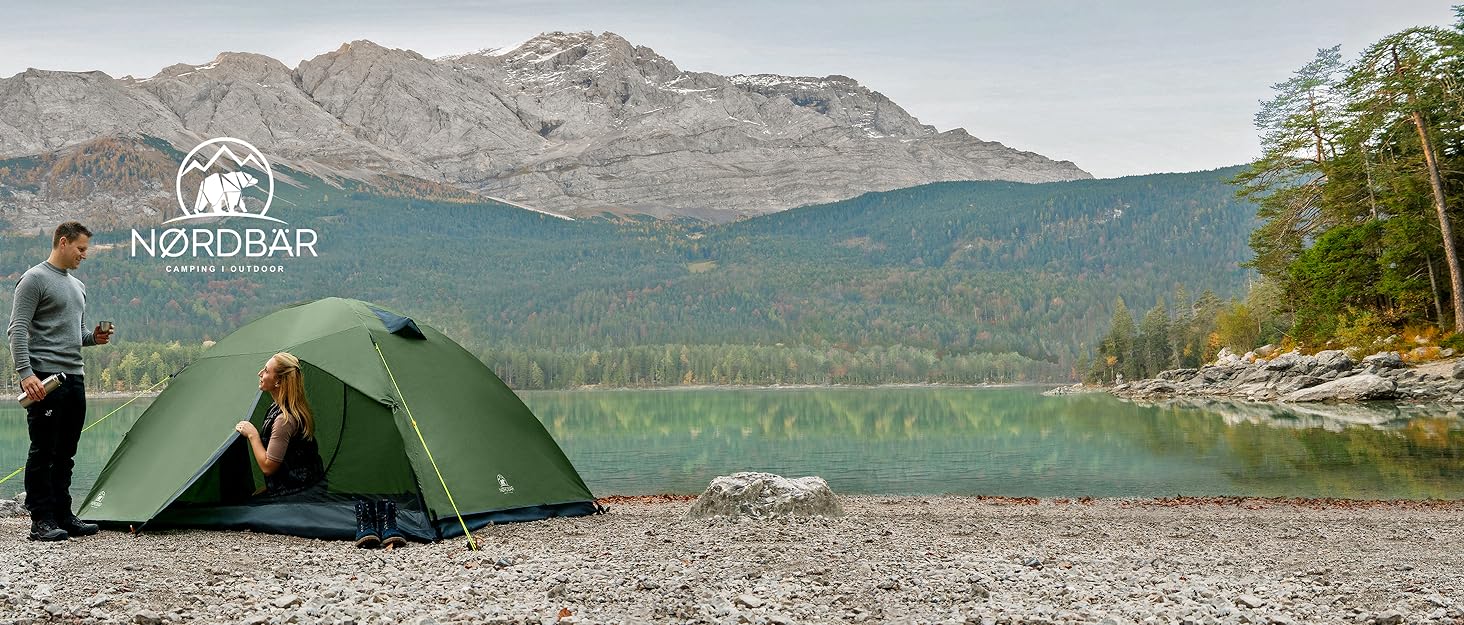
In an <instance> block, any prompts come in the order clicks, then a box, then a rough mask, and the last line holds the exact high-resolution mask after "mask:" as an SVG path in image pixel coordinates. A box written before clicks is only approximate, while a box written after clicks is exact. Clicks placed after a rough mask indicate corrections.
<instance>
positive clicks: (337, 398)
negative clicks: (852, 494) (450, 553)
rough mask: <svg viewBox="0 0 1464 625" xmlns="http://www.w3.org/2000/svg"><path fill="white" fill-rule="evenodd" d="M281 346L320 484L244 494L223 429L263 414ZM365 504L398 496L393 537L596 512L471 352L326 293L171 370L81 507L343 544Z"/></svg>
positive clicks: (253, 478)
mask: <svg viewBox="0 0 1464 625" xmlns="http://www.w3.org/2000/svg"><path fill="white" fill-rule="evenodd" d="M281 351H288V352H291V353H293V354H295V355H296V356H298V357H299V358H300V360H301V363H302V364H301V368H302V370H303V373H304V375H305V392H306V397H307V398H308V399H309V401H310V404H311V407H312V409H313V410H314V414H315V438H316V442H317V446H318V447H319V450H320V455H321V466H323V467H325V478H324V488H313V489H310V490H309V491H307V493H308V494H299V495H284V496H279V497H271V496H268V495H267V494H266V495H258V496H255V495H252V493H254V492H255V490H256V489H257V487H258V486H260V485H262V484H263V476H262V475H261V474H260V473H259V469H258V467H256V466H255V465H254V462H253V461H252V460H251V456H250V454H249V452H248V450H247V448H246V445H247V442H246V441H244V440H243V439H242V438H241V437H240V436H239V434H237V433H236V432H235V431H234V424H235V423H237V422H239V421H240V420H244V419H249V420H251V421H252V422H254V423H255V425H259V424H260V423H261V422H262V421H263V419H264V413H265V411H266V410H267V409H268V407H269V404H270V398H269V396H268V395H267V394H264V393H261V392H260V391H259V389H258V379H257V378H256V375H255V374H256V373H257V372H258V371H259V369H260V367H261V366H262V365H263V364H264V362H265V361H266V360H268V359H269V357H270V356H271V355H273V354H274V353H276V352H281ZM360 498H366V499H391V500H393V501H396V502H397V506H398V513H397V522H398V525H399V527H400V529H401V531H402V533H403V534H405V535H406V536H407V537H409V538H412V539H416V540H423V541H426V540H436V539H442V538H447V537H451V536H460V535H462V534H463V532H464V529H465V528H466V529H467V530H468V531H471V530H473V529H477V528H479V527H483V526H485V525H488V524H489V523H490V522H492V523H503V522H508V521H528V520H535V519H543V518H548V517H556V516H579V515H585V514H591V513H593V512H595V509H596V507H595V502H594V497H593V496H592V495H591V494H590V491H589V488H587V487H586V486H585V483H584V480H582V479H581V478H580V476H579V474H578V473H577V472H576V471H575V469H574V466H573V465H572V464H570V462H569V459H568V458H566V457H565V455H564V452H563V451H561V450H560V449H559V446H558V445H557V444H556V443H555V442H554V439H553V438H552V437H551V436H550V435H549V432H548V431H547V430H545V429H544V426H543V425H542V424H541V423H539V420H538V419H537V418H536V417H535V416H534V414H533V413H532V412H530V411H529V409H528V407H527V406H525V405H524V404H523V402H522V401H519V398H518V397H517V396H516V395H514V393H513V391H511V390H509V388H508V386H507V385H505V384H504V383H503V381H502V380H499V379H498V376H496V375H494V374H493V372H492V371H491V370H490V369H489V368H488V367H487V366H485V365H484V364H483V363H482V362H481V361H479V360H478V359H477V358H476V357H474V356H473V355H472V354H470V353H468V352H467V350H465V349H463V348H462V347H461V346H459V345H458V344H457V343H455V342H453V341H452V340H451V339H449V338H447V337H446V336H444V335H443V334H442V333H441V332H438V331H437V330H434V329H432V328H431V327H428V326H426V325H422V324H418V323H416V322H414V321H413V320H412V319H410V318H408V317H404V316H401V315H398V314H395V313H393V312H390V311H387V310H385V309H383V308H381V307H379V306H375V305H372V304H368V303H366V302H362V301H358V300H351V299H341V298H327V299H322V300H317V301H314V302H310V303H307V304H301V305H298V306H294V307H290V308H286V309H283V310H280V311H277V312H275V313H272V314H270V315H267V316H265V317H263V318H261V319H259V320H256V321H254V322H252V323H250V324H248V325H245V326H244V327H242V328H239V329H238V330H236V331H235V332H234V333H232V334H230V335H229V336H227V337H225V338H224V339H222V340H220V341H219V342H218V343H217V344H216V345H214V346H213V347H211V348H209V349H208V350H207V351H206V352H204V354H203V355H202V356H201V357H200V358H198V359H197V360H195V361H194V362H193V363H191V364H190V365H189V366H188V367H187V368H185V369H184V370H183V371H181V372H180V373H179V374H178V375H177V377H175V378H174V379H173V381H172V383H170V384H169V386H168V388H167V390H165V391H163V392H162V393H161V394H159V395H158V397H157V399H156V400H154V401H153V403H152V405H150V406H149V407H148V408H147V410H146V411H145V412H143V414H142V415H141V416H139V417H138V419H137V422H136V423H135V424H134V425H133V426H132V429H131V430H129V431H128V432H127V434H126V436H125V437H124V438H123V439H122V442H121V444H120V445H119V446H118V447H117V450H116V451H115V452H114V453H113V454H112V457H111V459H110V460H108V461H107V464H106V466H105V467H104V468H103V469H102V471H101V474H100V475H99V476H98V477H97V481H96V484H95V485H94V486H93V487H92V489H91V492H90V493H89V494H88V495H87V496H86V497H85V498H84V499H82V500H81V505H80V510H79V511H78V512H77V514H78V515H79V516H81V517H82V518H85V519H88V520H92V521H97V522H100V523H103V524H108V525H114V526H125V525H132V526H136V527H140V526H144V525H145V526H149V527H200V528H219V529H252V530H256V531H265V532H274V533H282V534H293V535H297V536H307V537H316V538H331V539H336V538H343V539H351V538H354V537H355V530H356V521H355V508H354V502H355V501H356V500H357V499H360Z"/></svg>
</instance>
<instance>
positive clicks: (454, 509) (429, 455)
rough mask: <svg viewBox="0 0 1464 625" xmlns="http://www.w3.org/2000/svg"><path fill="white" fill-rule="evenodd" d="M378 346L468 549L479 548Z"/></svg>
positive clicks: (374, 343)
mask: <svg viewBox="0 0 1464 625" xmlns="http://www.w3.org/2000/svg"><path fill="white" fill-rule="evenodd" d="M371 343H372V346H374V347H375V348H376V355H377V356H380V357H381V366H383V367H386V375H387V377H389V378H391V386H392V388H394V389H396V395H397V399H400V400H401V402H402V408H404V409H406V411H407V421H409V422H410V423H411V424H412V430H413V431H415V432H416V433H417V440H418V441H421V442H422V450H423V451H426V452H427V462H429V463H431V464H432V471H433V472H434V473H436V474H437V482H438V483H439V484H442V492H444V493H447V503H450V504H452V513H453V514H454V515H456V516H457V520H458V523H459V524H461V525H462V526H463V535H464V536H467V537H468V549H471V550H473V551H477V550H478V543H477V541H475V540H473V533H472V532H470V531H468V524H467V522H465V521H463V513H461V512H458V506H457V501H456V500H454V499H453V498H452V491H450V490H448V489H447V480H445V479H443V478H442V470H441V469H438V468H437V461H436V460H433V459H432V450H431V449H428V448H427V439H425V438H422V430H420V429H418V428H417V418H416V417H413V416H412V407H411V406H408V405H407V398H406V397H404V396H402V387H400V386H397V381H396V376H395V375H392V372H391V365H389V364H386V354H383V353H381V346H380V345H377V344H376V342H375V341H372V342H371Z"/></svg>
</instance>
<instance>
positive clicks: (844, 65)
mask: <svg viewBox="0 0 1464 625" xmlns="http://www.w3.org/2000/svg"><path fill="white" fill-rule="evenodd" d="M1452 2H1454V3H1459V2H1464V0H1452ZM180 6H185V7H186V6H187V5H181V4H180V3H176V2H155V1H151V0H147V1H138V2H130V3H126V4H125V5H123V6H119V4H118V3H117V2H115V1H113V2H64V1H61V2H38V3H32V2H29V1H25V0H0V14H4V15H5V16H6V19H5V20H4V21H3V22H0V77H8V76H12V75H15V74H17V73H20V72H23V71H25V69H26V68H29V67H35V68H41V69H51V70H68V71H89V70H101V71H104V72H106V73H108V74H110V75H112V76H114V77H120V76H124V75H133V76H137V77H143V76H151V75H153V74H155V73H157V72H158V70H160V69H162V68H164V67H167V66H168V65H172V64H174V63H189V64H203V63H207V62H208V61H209V60H211V59H212V58H213V57H214V56H215V55H216V54H217V53H219V52H221V51H225V50H228V51H243V52H257V53H261V54H266V55H269V56H272V57H274V58H276V59H279V60H281V61H283V62H284V63H285V64H286V65H288V66H291V67H294V66H295V65H297V64H298V63H299V62H300V61H301V60H304V59H308V58H311V57H314V56H316V55H318V54H321V53H324V52H327V51H330V50H334V49H335V48H337V47H339V46H340V44H342V43H344V42H347V41H353V40H357V39H369V40H371V41H374V42H376V43H378V44H381V45H384V46H388V47H393V48H407V49H411V50H415V51H417V52H418V53H420V54H422V55H424V56H427V57H438V56H444V55H448V54H458V53H463V52H470V51H474V50H480V49H484V48H495V47H502V46H508V45H513V44H515V43H518V42H520V41H523V40H524V39H528V38H529V37H532V36H534V35H536V34H539V33H541V32H548V31H555V30H562V31H586V30H588V31H593V32H597V33H598V32H605V31H609V32H614V33H617V34H619V35H621V36H622V37H625V38H626V39H628V40H629V41H630V42H631V43H632V44H635V45H640V46H646V47H649V48H651V49H653V50H655V51H656V52H657V53H659V54H660V55H661V56H664V57H666V58H668V59H670V60H671V61H672V62H674V63H676V65H677V67H679V68H681V69H683V70H691V71H705V72H715V73H718V74H725V75H731V74H739V73H742V74H751V73H775V74H786V75H793V76H825V75H829V74H842V75H845V76H849V77H851V78H854V79H855V80H858V81H859V82H860V83H861V84H863V85H864V86H866V87H868V88H870V89H873V90H875V91H879V92H880V93H883V94H884V95H885V96H887V97H889V98H890V99H891V100H893V101H894V102H895V103H896V104H898V105H900V106H901V107H903V108H904V109H905V110H906V111H908V112H909V113H911V114H912V115H914V116H915V117H917V118H919V119H920V120H921V121H922V122H924V123H926V124H930V125H933V126H935V127H936V128H937V129H938V130H941V131H946V130H950V129H953V128H965V129H966V130H967V131H968V132H970V133H971V134H972V135H974V136H976V137H979V138H981V139H984V140H987V141H999V142H1001V143H1003V144H1005V145H1007V146H1010V147H1013V148H1016V149H1020V150H1026V151H1031V152H1037V153H1039V154H1042V155H1044V156H1047V157H1049V158H1053V159H1057V160H1071V161H1073V162H1075V163H1077V164H1078V166H1079V167H1082V168H1083V169H1085V170H1087V171H1088V172H1090V173H1092V174H1093V175H1095V176H1098V177H1100V178H1112V177H1119V176H1126V175H1136V174H1147V173H1158V172H1173V171H1198V170H1205V169H1214V168H1217V167H1225V166H1229V165H1236V164H1241V163H1245V162H1248V161H1250V160H1251V159H1253V158H1255V157H1256V156H1257V155H1258V154H1259V151H1260V147H1259V141H1258V139H1257V133H1256V131H1255V128H1254V125H1253V121H1252V120H1253V118H1254V115H1255V111H1256V109H1257V108H1258V103H1259V102H1260V101H1262V100H1265V99H1268V98H1269V97H1270V96H1271V88H1270V86H1271V85H1273V84H1275V83H1277V82H1280V81H1283V80H1285V79H1286V78H1287V77H1288V76H1289V75H1290V74H1291V73H1292V72H1293V71H1295V70H1296V69H1297V68H1299V67H1301V66H1302V65H1304V64H1305V63H1306V62H1307V61H1309V60H1311V59H1312V58H1313V57H1314V56H1315V54H1316V51H1317V50H1318V49H1319V48H1325V47H1330V46H1333V45H1338V44H1341V45H1342V52H1343V55H1344V58H1346V59H1351V58H1354V57H1355V56H1356V55H1357V54H1358V53H1359V52H1360V51H1361V50H1362V49H1363V48H1364V47H1366V46H1367V45H1368V44H1370V43H1372V42H1374V41H1376V40H1378V39H1380V38H1382V37H1383V36H1386V35H1388V34H1391V33H1393V32H1397V31H1399V30H1402V29H1404V28H1408V27H1410V26H1420V25H1447V24H1450V23H1452V22H1453V19H1454V18H1453V11H1452V10H1451V8H1450V1H1422V0H1389V1H1386V2H1385V1H1383V0H1331V1H1324V0H1283V1H1282V2H1276V1H1275V0H1263V1H1258V0H1227V1H1225V2H1213V1H1196V0H1167V1H1163V0H1156V1H1145V2H1140V1H1135V0H1106V1H1104V2H1091V1H1087V0H1070V1H1066V0H1020V1H1005V0H1004V1H998V2H989V1H978V0H970V1H966V2H946V1H907V2H894V1H891V2H870V1H864V0H845V1H842V2H812V1H803V2H798V1H793V0H743V1H740V2H700V1H696V0H677V1H659V0H655V1H652V0H647V1H640V2H617V1H614V0H599V1H579V0H573V1H572V0H539V1H527V0H519V1H507V0H505V1H488V0H460V1H456V2H410V3H409V2H400V0H356V1H353V2H341V1H337V0H325V1H318V2H317V1H310V2H301V1H298V0H296V1H291V2H285V1H281V0H254V1H252V2H248V3H228V4H222V3H221V4H218V5H212V4H205V3H198V5H197V6H195V7H192V8H187V9H180Z"/></svg>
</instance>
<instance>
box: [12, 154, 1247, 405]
mask: <svg viewBox="0 0 1464 625" xmlns="http://www.w3.org/2000/svg"><path fill="white" fill-rule="evenodd" d="M1235 173H1236V170H1220V171H1212V172H1201V173H1192V174H1165V175H1153V176H1140V177H1131V178H1123V179H1117V180H1091V181H1079V182H1065V183H1049V184H1038V185H1027V184H1019V183H1006V182H966V183H940V184H933V185H926V186H922V187H916V188H911V189H903V190H898V191H891V192H885V193H873V194H868V195H865V196H861V197H859V198H855V199H852V200H848V201H844V202H839V203H835V204H829V205H821V206H810V207H805V208H800V209H795V210H791V211H786V212H783V213H779V214H775V215H770V216H765V217H761V218H756V219H750V220H745V221H741V222H736V223H732V224H727V225H722V226H708V225H707V224H705V223H702V222H694V221H679V222H678V221H657V220H650V219H646V220H640V221H634V220H632V221H622V220H603V219H589V220H579V221H564V220H560V219H556V218H553V217H548V216H544V215H540V214H536V213H532V212H528V211H523V210H519V209H515V208H510V207H506V206H501V205H497V204H473V203H465V202H448V201H422V200H414V199H410V198H408V197H386V196H384V195H383V194H381V193H379V192H367V191H366V190H364V189H361V188H359V187H352V186H349V185H348V186H347V187H346V188H344V189H341V188H335V187H332V186H329V185H326V184H324V183H322V182H320V181H315V180H312V179H309V178H308V177H305V176H301V175H298V173H297V174H296V176H297V179H299V180H305V181H307V183H308V184H305V185H304V186H303V187H300V188H297V187H283V189H282V191H281V192H280V194H279V195H278V198H279V199H277V202H280V203H277V204H276V207H277V208H276V209H274V210H272V211H271V216H276V215H278V216H279V217H280V218H282V219H286V220H287V221H289V222H290V225H291V226H292V227H297V228H313V229H315V230H316V231H317V232H318V234H319V243H318V245H317V249H318V250H319V253H320V256H319V257H318V258H311V257H306V258H300V259H285V260H283V261H281V262H280V263H279V264H282V265H284V266H285V271H284V272H283V273H269V274H257V273H227V272H220V273H205V274H188V273H169V272H165V271H164V266H165V265H175V266H176V265H185V264H219V265H229V264H239V263H238V262H237V261H231V260H215V259H204V260H203V261H192V260H191V259H187V258H184V259H172V260H169V261H163V260H154V259H147V258H134V257H131V256H130V255H129V253H130V250H129V242H130V241H129V240H130V237H131V232H130V230H118V231H99V232H98V233H97V235H96V236H95V237H94V239H93V242H94V246H93V247H94V249H93V252H92V254H91V258H90V259H89V260H88V261H87V262H86V263H85V264H84V265H83V266H82V269H81V270H80V271H79V272H78V275H79V277H81V278H82V279H83V280H85V281H86V282H87V285H88V296H89V298H90V299H89V306H90V311H91V314H92V316H93V317H94V318H97V319H100V318H109V319H112V320H114V321H115V322H116V323H117V325H118V327H119V335H118V338H119V344H118V345H115V346H113V347H111V348H103V349H99V350H88V351H89V352H91V353H92V354H93V356H94V357H97V358H101V357H102V355H101V352H104V351H106V352H107V353H108V354H109V355H108V356H106V358H108V360H107V361H106V362H105V363H104V362H100V361H99V362H98V363H97V365H95V366H94V368H96V369H97V370H96V371H93V372H92V373H93V375H92V376H90V377H89V383H92V384H93V385H102V384H103V379H102V374H101V369H110V370H111V375H109V376H107V377H106V383H105V384H106V385H107V386H109V387H111V388H119V389H122V388H127V389H130V388H139V387H146V386H147V385H149V384H151V383H152V382H155V381H156V380H157V379H158V376H159V375H162V374H163V371H164V370H167V369H170V368H173V369H176V367H178V366H181V365H182V364H183V363H185V362H186V361H187V360H188V359H190V358H192V357H194V356H195V355H196V354H197V353H198V352H197V351H196V350H197V346H199V345H201V344H202V342H203V341H206V340H211V339H217V338H219V337H221V336H223V335H224V334H227V333H228V332H230V331H231V330H233V329H234V328H237V327H239V326H240V325H241V324H243V323H247V322H248V321H250V320H252V319H254V318H257V317H259V316H261V315H263V314H266V313H268V312H270V311H272V310H275V309H277V308H279V307H280V306H283V305H287V304H290V303H294V302H299V301H305V300H310V299H315V298H319V297H325V296H333V295H334V296H343V297H354V298H359V299H364V300H368V301H373V302H377V303H379V304H382V305H384V306H387V307H390V308H394V309H396V310H399V311H401V312H404V313H406V314H410V315H413V316H415V317H416V318H418V319H420V320H422V321H425V322H426V323H429V324H432V325H433V326H436V327H438V328H440V329H441V330H442V331H444V332H446V333H447V334H448V335H450V336H452V337H454V338H456V339H457V340H459V341H460V342H462V343H463V344H464V345H465V346H467V347H468V348H469V349H470V350H472V351H473V352H474V353H477V354H479V355H481V356H482V357H484V359H485V361H487V362H489V363H490V364H491V365H493V366H494V368H495V369H497V370H498V371H499V372H500V374H501V375H503V377H504V378H505V379H507V380H509V381H510V383H511V384H513V385H514V386H516V387H519V388H546V387H566V386H578V385H585V384H606V385H617V386H618V385H651V384H655V385H666V384H739V383H747V384H770V383H809V384H826V383H849V384H874V383H898V382H950V383H978V382H994V381H1002V382H1011V381H1023V380H1066V379H1069V378H1071V377H1072V376H1074V375H1076V373H1077V365H1078V361H1079V360H1080V359H1081V358H1082V357H1083V356H1084V354H1085V353H1086V352H1088V351H1091V347H1090V346H1092V345H1093V344H1094V343H1095V341H1096V339H1097V337H1099V336H1100V335H1101V333H1102V332H1103V331H1104V330H1105V329H1106V328H1107V325H1108V321H1109V317H1110V315H1111V314H1112V311H1113V310H1112V307H1113V305H1114V302H1115V298H1116V296H1120V295H1121V296H1123V297H1124V298H1126V299H1127V300H1128V301H1130V302H1146V301H1147V302H1152V301H1156V300H1157V299H1158V298H1160V297H1163V296H1166V295H1168V294H1169V293H1170V292H1172V291H1173V289H1174V288H1175V286H1176V285H1177V284H1184V285H1186V286H1188V287H1189V288H1191V289H1193V290H1195V291H1199V290H1201V289H1212V290H1214V291H1215V292H1216V293H1219V294H1221V295H1223V296H1227V297H1228V296H1229V295H1232V294H1235V293H1238V292H1240V291H1241V290H1243V288H1244V283H1245V280H1246V277H1247V271H1246V270H1245V269H1243V268H1241V267H1240V263H1241V262H1243V261H1244V260H1246V259H1247V257H1248V250H1247V248H1246V245H1245V234H1246V233H1247V232H1249V231H1250V230H1251V228H1252V227H1253V226H1254V225H1255V222H1254V211H1255V209H1254V207H1253V206H1250V205H1247V204H1244V203H1241V202H1238V201H1237V200H1236V199H1235V198H1234V192H1233V190H1232V189H1231V188H1230V187H1229V185H1228V184H1227V183H1226V180H1227V179H1228V178H1230V177H1232V176H1234V174H1235ZM49 245H50V241H49V238H42V237H9V238H5V239H0V279H3V280H4V282H5V284H6V287H5V288H4V289H0V305H3V309H4V314H5V316H6V317H7V318H8V314H9V310H10V298H11V290H12V288H13V285H14V282H15V280H16V279H17V278H18V277H19V275H20V273H21V272H23V271H24V270H25V269H26V268H27V267H29V266H31V265H33V264H34V263H36V262H38V261H40V260H41V259H43V258H45V255H46V253H47V251H48V250H49ZM139 341H142V342H146V343H145V344H144V343H138V342H139ZM170 343H176V346H175V347H174V348H171V349H170V348H169V347H168V344H170ZM128 353H132V355H133V360H132V361H129V362H128V363H127V365H126V366H124V364H123V360H124V358H125V356H126V354H128ZM154 354H156V355H157V357H156V358H154ZM7 359H8V356H7ZM159 362H161V363H162V364H161V366H160V365H159V364H158V363H159ZM7 369H9V367H7ZM5 375H12V374H9V373H7V374H5ZM144 375H146V376H147V377H146V379H144ZM0 382H3V383H8V384H11V385H13V380H12V379H8V378H6V379H3V380H0Z"/></svg>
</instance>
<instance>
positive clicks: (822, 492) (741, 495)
mask: <svg viewBox="0 0 1464 625" xmlns="http://www.w3.org/2000/svg"><path fill="white" fill-rule="evenodd" d="M843 513H844V510H843V507H842V506H840V505H839V499H838V498H837V497H835V496H834V492H833V491H832V490H830V489H829V484H828V482H825V481H824V479H823V478H821V477H813V476H810V477H800V478H785V477H782V476H779V475H774V474H772V473H755V472H744V473H734V474H732V475H725V476H722V477H718V478H716V479H713V480H712V483H711V484H710V485H708V486H707V489H706V490H705V491H703V492H702V494H701V496H700V497H698V498H697V500H696V501H695V502H694V503H692V505H691V509H690V510H688V511H687V516H690V517H692V518H702V517H710V516H751V517H783V516H839V515H842V514H843Z"/></svg>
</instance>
